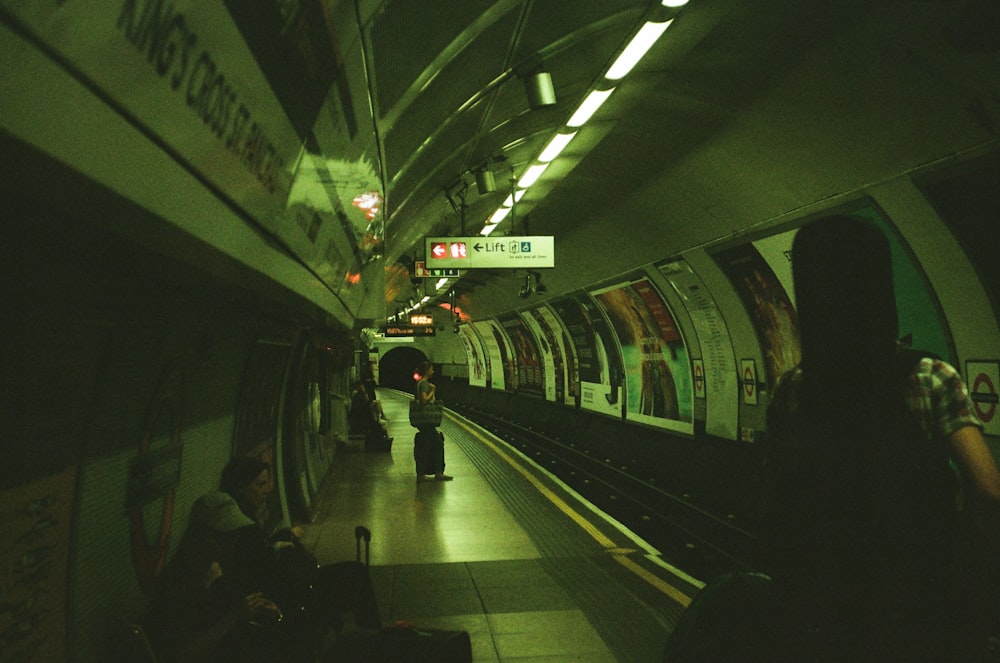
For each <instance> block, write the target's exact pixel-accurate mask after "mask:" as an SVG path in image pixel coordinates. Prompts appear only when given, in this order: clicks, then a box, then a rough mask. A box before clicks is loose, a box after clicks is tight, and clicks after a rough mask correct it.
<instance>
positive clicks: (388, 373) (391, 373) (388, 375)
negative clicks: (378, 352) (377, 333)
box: [378, 348, 427, 394]
mask: <svg viewBox="0 0 1000 663" xmlns="http://www.w3.org/2000/svg"><path fill="white" fill-rule="evenodd" d="M422 361H427V355H425V354H424V353H423V352H421V351H420V350H417V349H415V348H394V349H392V350H390V351H389V352H387V353H385V355H384V356H383V357H382V359H381V360H380V361H379V364H378V376H379V386H380V387H386V388H388V389H399V390H400V391H405V392H406V393H408V394H412V393H413V389H414V384H415V382H414V381H413V371H414V370H415V369H416V368H417V365H418V364H420V362H422Z"/></svg>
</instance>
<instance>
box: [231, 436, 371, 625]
mask: <svg viewBox="0 0 1000 663" xmlns="http://www.w3.org/2000/svg"><path fill="white" fill-rule="evenodd" d="M219 487H220V489H221V490H223V491H224V492H226V493H227V494H229V495H231V496H232V497H233V498H234V499H235V500H236V503H237V504H238V505H239V507H240V510H241V512H242V513H243V514H245V515H246V516H247V517H248V518H249V519H250V521H251V522H252V523H253V525H252V526H248V527H243V528H240V529H239V530H238V531H237V534H238V536H239V537H240V542H239V544H238V547H237V548H236V549H235V550H233V553H232V554H231V555H230V556H229V558H228V559H227V560H224V563H223V565H224V568H226V569H227V573H229V574H230V575H232V576H233V577H234V580H235V581H237V582H242V583H243V584H244V586H247V587H255V588H262V589H263V590H264V591H266V592H267V593H268V596H269V597H273V598H274V600H275V601H276V602H277V603H278V605H279V606H281V607H282V609H283V610H284V611H285V614H286V615H289V616H290V617H292V616H293V606H294V607H303V608H305V610H304V611H300V612H304V614H305V617H306V618H307V619H309V620H312V621H310V622H309V623H304V624H302V625H301V626H302V628H303V629H304V630H307V631H309V630H316V629H322V628H325V626H326V625H331V624H332V625H333V626H335V627H338V628H339V627H341V626H344V621H343V619H344V617H345V616H348V617H350V618H352V619H353V621H354V623H355V625H356V626H358V627H361V628H364V629H370V630H374V629H378V628H379V627H380V626H381V621H380V618H379V613H378V606H377V604H376V600H375V592H374V589H373V587H372V584H371V579H370V577H369V575H368V568H367V567H366V566H365V565H364V564H361V563H360V562H357V561H345V562H337V563H334V564H327V565H324V566H318V565H317V564H316V560H315V558H314V557H313V556H312V554H311V553H310V552H309V551H308V550H306V549H305V547H304V546H303V544H302V543H301V541H300V539H301V538H302V535H303V532H302V529H301V528H299V527H291V528H284V529H280V530H278V531H276V532H275V533H273V534H272V535H270V536H268V534H269V533H268V532H265V531H264V529H263V523H264V522H265V520H264V516H265V514H264V505H265V504H266V502H267V496H268V495H269V494H270V492H271V490H272V488H273V479H272V476H271V467H270V465H268V464H267V463H265V462H263V461H261V460H259V459H257V458H251V457H247V456H241V457H237V458H234V459H232V460H231V461H230V462H229V463H228V464H227V465H226V467H225V468H224V469H223V471H222V479H221V481H220V484H219ZM310 586H311V588H310ZM286 604H287V605H286ZM293 621H294V619H293Z"/></svg>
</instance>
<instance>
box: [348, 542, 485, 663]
mask: <svg viewBox="0 0 1000 663" xmlns="http://www.w3.org/2000/svg"><path fill="white" fill-rule="evenodd" d="M354 539H355V542H354V543H355V550H356V552H357V558H358V561H359V562H362V563H363V564H365V566H368V565H369V564H370V563H371V541H372V533H371V530H369V529H368V528H367V527H365V526H364V525H358V526H357V527H355V528H354ZM362 543H363V544H364V545H363V546H362ZM362 548H363V550H362ZM362 555H363V556H364V559H363V560H362ZM333 660H335V661H351V662H352V663H472V641H471V640H470V639H469V633H468V632H467V631H446V630H442V629H429V628H421V627H419V626H414V625H413V624H409V623H407V622H396V623H395V624H393V625H392V626H389V627H386V628H383V629H382V630H380V631H379V632H378V633H375V634H373V635H369V636H367V637H364V638H360V639H352V640H350V641H348V642H343V643H340V645H339V646H338V647H337V650H336V656H335V657H334V658H333Z"/></svg>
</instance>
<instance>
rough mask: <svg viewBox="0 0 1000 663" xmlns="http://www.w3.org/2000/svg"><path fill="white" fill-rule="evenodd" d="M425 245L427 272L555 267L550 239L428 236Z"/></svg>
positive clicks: (553, 247) (538, 237) (549, 237)
mask: <svg viewBox="0 0 1000 663" xmlns="http://www.w3.org/2000/svg"><path fill="white" fill-rule="evenodd" d="M425 242H426V246H425V248H426V255H427V259H426V261H425V263H426V266H427V267H428V268H429V269H435V268H444V269H447V268H456V269H476V268H490V269H498V268H499V269H502V268H504V267H507V268H510V269H524V268H526V267H539V268H541V267H555V266H556V258H555V238H554V237H551V236H527V237H498V238H496V239H490V238H488V237H482V236H476V237H428V238H427V239H426V240H425Z"/></svg>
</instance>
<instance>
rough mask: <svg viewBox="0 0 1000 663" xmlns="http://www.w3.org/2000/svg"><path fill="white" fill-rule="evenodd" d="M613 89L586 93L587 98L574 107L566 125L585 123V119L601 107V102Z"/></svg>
mask: <svg viewBox="0 0 1000 663" xmlns="http://www.w3.org/2000/svg"><path fill="white" fill-rule="evenodd" d="M614 91H615V89H614V88H611V89H610V90H594V91H592V92H591V93H590V94H588V95H587V98H586V99H584V100H583V103H582V104H580V107H579V108H577V109H576V112H575V113H573V117H571V118H569V122H567V123H566V126H570V127H580V126H583V125H584V124H586V122H587V120H589V119H590V116H591V115H593V114H594V113H595V112H597V109H598V108H600V107H601V104H603V103H604V102H605V101H607V99H608V97H610V96H611V93H612V92H614Z"/></svg>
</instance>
